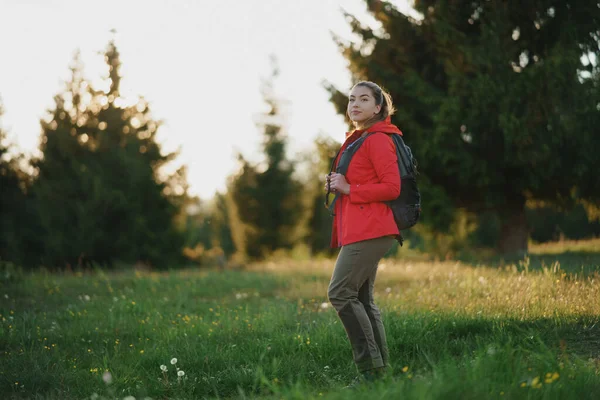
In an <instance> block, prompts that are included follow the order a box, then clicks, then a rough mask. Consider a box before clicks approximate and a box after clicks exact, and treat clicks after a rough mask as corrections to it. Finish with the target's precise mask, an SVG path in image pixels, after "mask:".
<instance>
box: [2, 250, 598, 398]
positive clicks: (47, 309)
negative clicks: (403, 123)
mask: <svg viewBox="0 0 600 400" xmlns="http://www.w3.org/2000/svg"><path fill="white" fill-rule="evenodd" d="M595 245H596V242H589V243H587V245H585V244H578V246H580V248H577V247H574V248H575V249H576V250H572V248H570V247H568V245H563V246H565V247H564V250H563V254H560V253H559V252H557V251H555V248H553V247H550V248H544V247H541V246H540V247H539V248H535V249H533V251H532V254H531V255H530V257H529V258H525V259H523V260H520V261H518V262H515V263H503V265H502V266H500V267H491V266H489V265H478V264H473V263H470V264H466V263H461V262H457V261H444V262H423V261H406V262H403V261H401V260H396V261H393V260H390V259H387V260H384V261H383V262H382V263H381V265H380V270H379V274H378V281H377V285H376V291H377V292H376V299H377V301H378V304H379V305H380V307H381V308H382V311H383V315H384V322H385V325H386V329H387V335H388V340H389V346H390V352H391V357H392V362H393V371H392V374H391V376H390V377H389V378H388V379H386V380H385V381H383V382H381V383H379V384H377V385H374V386H372V387H367V388H364V389H361V391H359V392H356V393H353V394H348V393H346V392H345V391H343V390H341V388H342V387H343V386H344V385H345V384H347V383H348V382H349V381H350V380H351V379H352V378H353V377H354V375H355V370H354V367H353V365H352V360H351V357H352V356H351V351H350V347H349V345H348V343H347V339H346V336H345V332H344V330H343V327H342V326H341V325H340V323H339V322H338V318H337V316H336V314H335V311H334V310H332V308H331V307H330V306H329V304H328V303H327V298H326V293H327V285H328V282H329V277H330V275H331V271H332V268H333V263H334V261H333V260H320V261H316V260H315V261H311V262H308V261H307V262H292V261H281V260H279V261H277V262H270V263H263V264H257V265H253V266H251V267H249V268H248V269H247V270H245V271H222V272H221V271H202V270H193V269H187V270H181V271H172V272H165V273H154V272H139V271H127V272H120V273H110V274H108V273H107V274H104V273H101V272H93V271H90V272H85V273H84V272H78V273H74V274H45V273H41V272H40V273H36V274H33V275H26V276H25V277H23V278H21V279H17V280H13V281H3V282H2V284H1V286H0V314H1V315H0V321H1V323H0V326H1V330H0V357H1V358H0V361H1V364H2V368H0V392H2V393H3V394H5V396H4V397H8V398H10V397H14V398H36V397H37V398H55V399H70V398H74V399H75V398H77V399H83V398H92V397H96V396H98V398H102V397H104V398H121V399H122V398H125V397H126V396H135V398H136V399H140V398H144V397H146V396H147V397H150V398H153V399H162V398H190V399H191V398H273V399H275V398H277V399H279V398H297V399H306V398H329V399H336V398H340V399H342V398H344V399H346V398H357V399H359V398H364V397H365V396H367V394H366V392H367V391H368V392H369V394H368V396H369V397H370V398H401V397H405V398H411V399H421V398H422V399H432V398H433V399H453V398H457V399H459V398H460V399H483V398H486V399H487V398H532V399H533V398H540V399H541V398H544V399H565V398H566V399H571V398H572V399H593V398H596V397H594V396H596V395H597V393H599V392H600V365H599V364H600V361H599V360H600V342H599V340H598V338H599V337H600V323H598V316H599V315H600V283H599V281H600V272H599V271H600V267H599V265H598V259H599V258H600V253H598V252H594V251H593V250H590V247H591V246H595ZM565 251H571V253H564V252H565ZM574 251H576V252H586V254H588V255H589V257H590V258H589V259H588V260H591V261H588V262H586V263H584V264H583V265H578V264H579V263H580V262H581V259H580V258H577V259H575V264H577V265H575V264H569V262H570V261H572V260H574V259H573V258H572V252H574ZM535 257H544V259H543V260H542V261H540V262H539V265H538V266H537V267H533V266H532V263H533V261H532V260H534V258H535ZM546 257H550V258H549V259H548V260H546ZM536 260H537V261H539V258H538V259H536ZM537 261H536V262H537ZM173 358H176V359H177V362H176V363H174V364H172V363H171V360H172V359H173ZM161 366H164V368H162V369H161ZM164 369H166V371H164ZM178 373H179V375H180V376H178ZM107 382H108V383H107Z"/></svg>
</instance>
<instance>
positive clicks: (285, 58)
mask: <svg viewBox="0 0 600 400" xmlns="http://www.w3.org/2000/svg"><path fill="white" fill-rule="evenodd" d="M392 3H393V4H396V6H397V7H398V8H399V9H400V10H402V11H403V12H408V6H407V4H406V3H407V2H406V0H398V1H392ZM342 7H343V8H344V9H345V10H347V11H349V12H350V13H352V14H353V15H356V16H358V17H360V19H361V20H363V21H364V22H366V23H368V24H371V25H372V26H375V27H376V26H377V25H376V23H375V22H374V21H373V19H372V18H371V17H370V16H369V15H367V13H366V6H365V5H364V1H363V0H346V1H341V0H340V1H334V0H287V1H284V0H240V1H233V0H221V1H218V0H177V1H175V0H144V1H139V0H103V1H102V2H98V1H91V0H0V38H2V39H1V40H0V54H1V55H2V61H1V62H0V101H1V102H2V104H3V106H4V110H5V114H4V116H3V117H2V120H0V124H2V126H3V127H4V129H5V130H6V131H8V137H9V142H11V143H14V144H16V146H17V149H18V150H20V151H21V152H24V153H25V154H27V155H31V154H35V153H36V152H37V149H38V144H39V137H40V126H39V119H40V118H41V117H42V116H43V115H44V111H45V110H46V109H48V108H50V107H52V106H53V96H54V95H55V94H56V93H59V92H61V91H62V90H63V88H64V81H65V80H68V78H69V64H70V62H71V60H72V58H73V54H74V52H75V50H76V49H79V50H80V51H81V56H82V60H83V62H84V74H85V76H86V77H87V78H88V79H91V80H92V83H93V84H94V82H98V81H99V80H100V78H102V77H103V76H105V75H106V73H107V71H106V70H105V69H104V68H105V65H104V63H103V60H102V55H101V53H102V51H103V50H104V49H105V47H106V44H107V43H108V42H109V40H110V39H111V38H112V37H113V35H112V34H111V33H110V30H111V29H115V30H116V31H117V34H116V36H114V38H115V42H116V45H117V48H118V49H119V51H120V53H121V61H122V67H121V75H122V76H123V80H122V93H123V95H124V96H125V97H127V98H136V97H137V96H138V95H139V96H143V97H145V98H146V99H147V100H148V101H149V102H150V106H151V109H152V110H153V115H154V117H155V118H157V119H162V120H164V121H165V123H164V125H163V126H162V127H161V128H160V129H159V133H158V140H159V142H160V143H161V144H162V145H163V149H164V150H165V151H172V150H175V149H177V148H180V149H181V151H180V155H179V157H178V158H177V161H176V162H175V164H177V165H181V164H186V165H187V166H188V182H189V184H190V192H191V194H193V195H198V196H200V197H202V198H204V199H208V198H210V197H212V196H213V195H214V193H215V191H217V190H223V189H224V185H225V180H226V177H227V176H228V175H229V174H231V173H232V172H233V171H234V170H235V168H236V160H235V154H236V151H241V152H242V154H244V156H245V157H246V158H247V159H250V160H258V158H257V157H258V150H259V148H260V141H261V138H262V134H261V132H260V130H259V129H258V128H257V127H256V125H255V122H254V121H255V118H256V115H257V114H259V113H260V112H261V111H262V110H264V103H263V102H262V97H261V94H260V80H261V77H267V76H268V75H269V72H270V64H269V55H270V54H273V55H275V56H276V57H277V58H278V61H279V67H280V77H279V79H278V80H277V81H276V82H275V84H276V86H275V90H276V92H277V93H278V95H279V96H280V97H282V98H283V99H285V100H286V102H288V104H289V105H288V107H289V110H288V113H289V115H288V117H287V127H286V128H287V132H288V135H289V151H290V155H291V156H293V155H294V154H296V153H297V152H298V151H301V150H306V149H308V148H310V146H311V145H312V143H313V141H314V139H315V138H316V137H317V136H318V135H319V134H323V135H326V136H330V137H333V138H335V139H336V140H338V141H342V140H343V138H344V132H345V129H346V126H345V124H344V122H343V119H342V117H341V116H339V115H337V113H336V112H335V109H334V107H333V105H332V104H331V103H330V102H329V101H328V95H327V93H326V92H325V90H324V89H323V88H322V84H321V82H322V81H323V80H324V79H326V80H328V81H331V82H333V83H334V84H335V85H336V86H337V87H338V88H340V89H344V90H347V89H349V88H350V84H351V83H350V75H349V73H348V71H347V68H346V62H345V60H344V58H343V57H342V56H341V54H340V52H339V50H338V49H337V47H336V45H335V43H334V42H333V40H332V39H331V34H330V32H335V33H337V34H338V35H340V36H342V37H343V38H346V39H352V36H351V31H350V28H349V27H348V24H347V22H346V21H345V20H344V17H343V15H342V12H341V9H342Z"/></svg>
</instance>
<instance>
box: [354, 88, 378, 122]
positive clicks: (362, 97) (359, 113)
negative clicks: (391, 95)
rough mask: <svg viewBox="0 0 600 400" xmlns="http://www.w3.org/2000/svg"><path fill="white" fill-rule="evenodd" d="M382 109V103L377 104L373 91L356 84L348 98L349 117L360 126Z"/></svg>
mask: <svg viewBox="0 0 600 400" xmlns="http://www.w3.org/2000/svg"><path fill="white" fill-rule="evenodd" d="M380 110H381V105H377V104H375V97H373V92H372V91H371V89H369V88H368V87H366V86H355V87H354V89H352V91H351V92H350V98H349V100H348V110H347V112H348V117H350V120H351V121H352V122H354V124H355V125H357V126H360V125H361V124H362V123H363V122H365V121H367V120H368V119H369V118H371V117H372V116H373V115H375V114H377V113H378V112H379V111H380Z"/></svg>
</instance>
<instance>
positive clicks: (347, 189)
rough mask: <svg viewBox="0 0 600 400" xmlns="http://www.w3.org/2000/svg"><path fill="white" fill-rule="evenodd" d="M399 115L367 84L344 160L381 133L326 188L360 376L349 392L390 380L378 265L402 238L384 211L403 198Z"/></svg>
mask: <svg viewBox="0 0 600 400" xmlns="http://www.w3.org/2000/svg"><path fill="white" fill-rule="evenodd" d="M394 111H395V110H394V106H393V104H392V99H391V97H390V95H389V94H388V93H386V92H385V91H384V90H382V89H381V88H380V87H379V86H378V85H377V84H375V83H373V82H368V81H363V82H359V83H357V84H356V85H355V86H354V87H353V88H352V90H351V92H350V97H349V101H348V108H347V115H348V117H349V118H350V120H351V121H352V123H353V124H354V127H355V128H356V129H355V130H354V131H353V132H348V133H347V134H346V140H345V142H344V144H343V145H342V149H341V151H340V155H341V154H342V153H343V151H344V149H345V148H347V147H348V146H349V145H350V144H352V143H353V142H354V141H355V140H357V139H359V138H360V137H363V136H366V135H368V134H371V133H373V134H371V135H370V136H369V137H368V138H366V139H365V140H364V143H363V144H362V146H360V148H358V150H357V151H356V153H355V154H354V156H353V157H352V161H351V162H350V165H349V166H348V171H347V173H346V175H345V176H344V175H342V174H338V173H332V174H330V175H329V176H327V179H326V183H325V189H326V190H330V191H332V192H334V193H336V194H338V195H339V198H338V201H337V202H336V203H335V208H334V219H333V229H332V237H331V246H332V247H340V246H341V250H340V253H339V255H338V258H337V261H336V263H335V268H334V271H333V275H332V277H331V282H330V283H329V289H328V293H327V294H328V297H329V301H330V302H331V304H332V306H333V307H334V308H335V309H336V311H337V313H338V316H339V318H340V320H341V321H342V323H343V325H344V328H345V329H346V333H347V335H348V339H349V340H350V344H351V346H352V352H353V356H354V362H355V364H356V367H357V369H358V371H359V376H358V377H357V379H355V380H354V382H353V383H352V384H351V385H350V386H349V387H353V386H355V385H356V384H358V383H360V382H361V381H363V380H367V381H373V380H375V379H377V378H379V377H381V376H383V373H384V372H385V370H386V367H387V366H388V348H387V343H386V337H385V330H384V327H383V323H382V320H381V314H380V312H379V309H378V308H377V306H376V305H375V303H374V301H373V286H374V283H375V276H376V274H377V265H378V263H379V261H380V260H381V258H382V257H383V256H384V255H385V253H386V252H387V251H388V250H389V249H390V248H391V246H392V244H393V243H394V240H395V237H396V236H397V235H398V234H399V231H398V227H397V226H396V223H395V222H394V216H393V214H392V211H391V209H390V208H389V207H388V206H387V205H386V204H384V201H389V200H393V199H395V198H396V197H398V196H399V195H400V173H399V171H398V163H397V156H396V149H395V146H394V143H393V141H392V138H391V137H390V136H389V135H390V134H394V133H397V134H402V132H400V130H399V129H398V128H397V127H396V126H395V125H392V123H391V118H390V116H391V115H392V114H393V113H394ZM337 162H339V156H338V159H337V160H336V161H335V163H336V164H337Z"/></svg>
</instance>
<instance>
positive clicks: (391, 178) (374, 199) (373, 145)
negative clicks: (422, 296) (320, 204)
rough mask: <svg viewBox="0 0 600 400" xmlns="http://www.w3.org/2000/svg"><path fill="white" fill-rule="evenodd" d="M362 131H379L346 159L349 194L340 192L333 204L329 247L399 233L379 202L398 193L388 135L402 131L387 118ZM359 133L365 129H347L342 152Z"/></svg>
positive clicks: (395, 170)
mask: <svg viewBox="0 0 600 400" xmlns="http://www.w3.org/2000/svg"><path fill="white" fill-rule="evenodd" d="M366 131H367V132H380V133H375V134H373V135H371V136H369V137H368V138H367V139H366V140H365V141H364V143H363V144H362V146H361V147H360V148H359V149H358V150H357V151H356V153H354V156H353V157H352V160H351V161H350V165H349V166H348V172H347V174H346V181H347V182H348V183H349V184H350V194H349V195H344V194H340V196H339V198H338V200H337V202H336V204H335V209H334V214H335V216H334V217H333V228H332V234H331V247H340V246H345V245H347V244H350V243H354V242H359V241H362V240H367V239H374V238H377V237H381V236H387V235H394V236H395V235H398V234H399V233H400V232H399V231H398V227H397V226H396V223H395V221H394V216H393V214H392V210H391V209H390V208H389V207H388V206H387V205H386V204H385V203H383V202H384V201H389V200H393V199H395V198H396V197H398V196H399V195H400V172H399V171H398V158H397V156H396V147H395V146H394V142H393V141H392V138H391V137H390V136H389V134H392V133H398V134H400V135H402V132H400V130H399V129H398V128H397V127H396V126H395V125H392V123H391V119H390V117H388V118H387V119H386V120H385V121H380V122H377V123H375V124H374V125H373V126H371V127H370V128H368V129H366ZM363 133H365V130H355V131H354V132H351V133H350V132H348V133H347V134H346V140H345V142H344V144H343V145H342V151H343V150H344V149H345V148H346V147H348V145H349V144H350V143H352V142H354V141H355V140H356V139H358V138H359V137H360V136H361V135H362V134H363ZM341 153H342V152H340V155H339V156H338V158H337V159H336V161H335V164H336V166H337V163H338V162H339V157H340V156H341Z"/></svg>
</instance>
